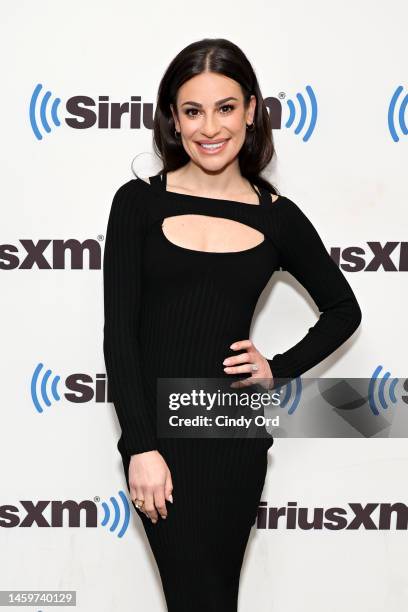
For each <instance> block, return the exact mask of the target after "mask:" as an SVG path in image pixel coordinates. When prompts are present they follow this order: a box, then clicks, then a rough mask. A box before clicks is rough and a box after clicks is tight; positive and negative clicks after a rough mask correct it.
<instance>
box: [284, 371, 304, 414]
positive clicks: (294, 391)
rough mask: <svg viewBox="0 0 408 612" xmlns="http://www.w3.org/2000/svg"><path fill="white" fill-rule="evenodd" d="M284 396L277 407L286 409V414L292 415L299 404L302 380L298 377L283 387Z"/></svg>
mask: <svg viewBox="0 0 408 612" xmlns="http://www.w3.org/2000/svg"><path fill="white" fill-rule="evenodd" d="M283 388H284V390H285V391H284V395H283V397H282V398H281V401H280V404H279V406H280V407H281V408H286V407H287V406H288V405H289V408H288V414H289V415H290V414H293V413H294V412H295V410H296V408H297V407H298V405H299V402H300V396H301V394H302V379H301V378H300V376H298V378H295V379H294V380H291V381H290V383H288V384H286V385H285V386H284V387H283Z"/></svg>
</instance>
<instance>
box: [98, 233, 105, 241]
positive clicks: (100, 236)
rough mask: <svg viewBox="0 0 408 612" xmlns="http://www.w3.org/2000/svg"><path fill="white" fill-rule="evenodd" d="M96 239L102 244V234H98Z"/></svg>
mask: <svg viewBox="0 0 408 612" xmlns="http://www.w3.org/2000/svg"><path fill="white" fill-rule="evenodd" d="M97 238H98V240H99V242H102V240H105V236H104V235H103V234H98V236H97Z"/></svg>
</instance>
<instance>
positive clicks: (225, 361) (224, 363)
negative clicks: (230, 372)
mask: <svg viewBox="0 0 408 612" xmlns="http://www.w3.org/2000/svg"><path fill="white" fill-rule="evenodd" d="M222 363H223V365H228V363H229V361H228V357H227V358H226V359H224V361H223V362H222Z"/></svg>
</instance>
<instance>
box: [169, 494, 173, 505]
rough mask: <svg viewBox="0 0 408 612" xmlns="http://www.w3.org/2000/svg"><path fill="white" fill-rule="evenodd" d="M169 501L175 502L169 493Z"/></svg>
mask: <svg viewBox="0 0 408 612" xmlns="http://www.w3.org/2000/svg"><path fill="white" fill-rule="evenodd" d="M169 501H170V502H171V503H173V496H172V495H171V494H170V495H169Z"/></svg>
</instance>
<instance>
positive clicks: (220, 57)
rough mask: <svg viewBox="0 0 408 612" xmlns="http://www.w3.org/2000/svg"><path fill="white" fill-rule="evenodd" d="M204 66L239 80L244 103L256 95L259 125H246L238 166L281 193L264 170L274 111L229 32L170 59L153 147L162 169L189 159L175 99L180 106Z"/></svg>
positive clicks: (155, 121) (251, 178)
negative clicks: (182, 91)
mask: <svg viewBox="0 0 408 612" xmlns="http://www.w3.org/2000/svg"><path fill="white" fill-rule="evenodd" d="M202 72H215V73H217V74H223V75H225V76H227V77H229V78H231V79H234V80H235V81H237V82H238V83H239V85H240V87H241V91H242V93H243V96H244V105H245V108H248V105H249V100H250V97H251V95H252V94H253V95H254V96H255V98H256V109H255V115H254V124H255V126H254V129H253V130H247V133H246V137H245V141H244V144H243V145H242V147H241V150H240V152H239V155H238V158H239V167H240V170H241V174H242V176H244V177H245V178H247V179H248V180H249V181H250V182H251V183H253V184H255V185H258V186H263V187H265V188H266V189H267V190H268V191H270V192H271V193H274V194H277V195H278V194H279V192H278V190H277V189H276V188H275V187H274V186H273V185H272V184H271V183H270V182H269V181H268V180H267V179H265V178H264V177H262V176H260V174H261V172H262V170H263V169H264V168H265V167H266V166H267V165H268V164H269V162H270V161H271V159H272V157H273V155H274V154H275V149H274V145H273V138H272V125H271V120H270V116H269V112H268V110H267V108H266V105H265V103H264V100H263V97H262V94H261V90H260V88H259V84H258V80H257V77H256V75H255V71H254V69H253V68H252V66H251V64H250V62H249V60H248V58H247V57H246V56H245V54H244V53H243V51H241V49H240V48H239V47H238V46H237V45H235V44H234V43H232V42H231V41H229V40H226V39H225V38H203V39H202V40H198V41H196V42H193V43H191V44H190V45H188V46H187V47H185V48H184V49H182V51H180V52H179V53H178V54H177V55H176V57H175V58H174V59H173V60H172V61H171V63H170V64H169V66H168V67H167V70H166V71H165V73H164V75H163V77H162V79H161V81H160V84H159V88H158V93H157V104H156V110H155V113H154V119H153V148H154V151H155V153H156V155H157V156H158V157H159V158H160V160H161V162H162V164H163V168H162V170H161V171H160V172H159V173H158V174H163V173H164V172H169V171H172V170H177V168H180V167H181V166H184V165H185V164H186V163H187V162H188V161H189V159H190V157H189V155H188V154H187V153H186V151H185V149H184V147H183V144H182V142H181V140H180V138H176V137H175V135H174V130H175V123H174V119H173V115H172V112H171V108H170V104H172V105H173V108H174V111H175V112H177V106H176V98H177V92H178V89H179V87H181V85H183V83H185V82H186V81H188V80H189V79H191V78H192V77H194V76H196V75H197V74H201V73H202Z"/></svg>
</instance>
